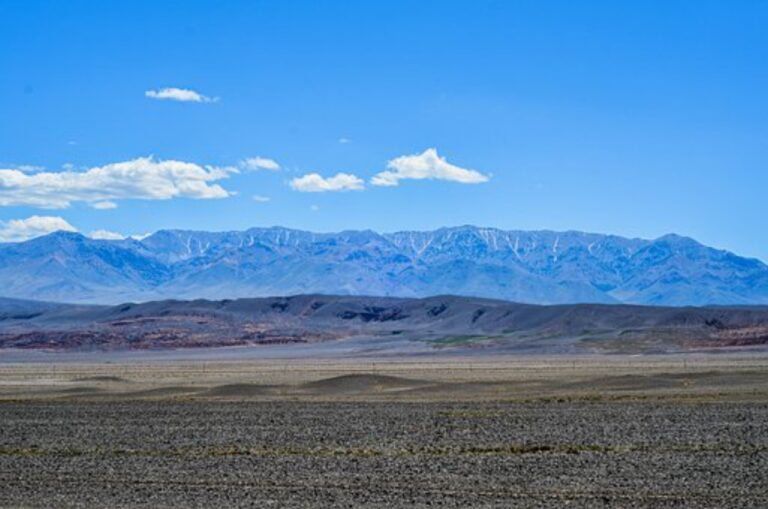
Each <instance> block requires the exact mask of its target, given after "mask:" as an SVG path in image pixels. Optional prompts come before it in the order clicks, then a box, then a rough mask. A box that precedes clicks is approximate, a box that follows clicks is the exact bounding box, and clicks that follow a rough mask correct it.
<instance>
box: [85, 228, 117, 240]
mask: <svg viewBox="0 0 768 509" xmlns="http://www.w3.org/2000/svg"><path fill="white" fill-rule="evenodd" d="M88 236H89V237H90V238H92V239H96V240H124V239H125V235H123V234H121V233H117V232H113V231H109V230H94V231H92V232H91V233H89V234H88Z"/></svg>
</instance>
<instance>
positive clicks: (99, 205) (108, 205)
mask: <svg viewBox="0 0 768 509" xmlns="http://www.w3.org/2000/svg"><path fill="white" fill-rule="evenodd" d="M91 207H93V208H95V209H97V210H109V209H116V208H117V203H115V202H113V201H97V202H94V203H91Z"/></svg>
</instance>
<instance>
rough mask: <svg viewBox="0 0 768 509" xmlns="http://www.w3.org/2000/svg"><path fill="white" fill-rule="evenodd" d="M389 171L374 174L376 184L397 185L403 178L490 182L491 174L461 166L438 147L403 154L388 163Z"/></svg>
mask: <svg viewBox="0 0 768 509" xmlns="http://www.w3.org/2000/svg"><path fill="white" fill-rule="evenodd" d="M387 168H388V170H387V171H382V172H380V173H377V174H376V175H374V177H373V178H372V179H371V184H373V185H374V186H390V187H392V186H397V185H399V184H400V181H401V180H425V179H430V180H448V181H451V182H458V183H460V184H480V183H482V182H488V180H489V179H490V176H488V175H484V174H482V173H480V172H479V171H476V170H470V169H466V168H460V167H459V166H455V165H453V164H450V163H449V162H448V161H446V160H445V158H444V157H440V155H438V153H437V149H434V148H428V149H427V150H425V151H424V152H422V153H421V154H414V155H409V156H401V157H397V158H395V159H392V160H391V161H389V162H388V163H387Z"/></svg>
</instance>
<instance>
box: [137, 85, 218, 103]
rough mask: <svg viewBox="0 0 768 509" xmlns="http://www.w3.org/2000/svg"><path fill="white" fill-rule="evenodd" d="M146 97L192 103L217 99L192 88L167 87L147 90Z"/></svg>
mask: <svg viewBox="0 0 768 509" xmlns="http://www.w3.org/2000/svg"><path fill="white" fill-rule="evenodd" d="M144 95H145V96H146V97H149V98H150V99H157V100H160V101H180V102H192V103H212V102H216V101H218V100H219V98H218V97H208V96H205V95H203V94H201V93H199V92H195V91H194V90H189V89H186V88H176V87H168V88H161V89H159V90H147V91H146V92H144Z"/></svg>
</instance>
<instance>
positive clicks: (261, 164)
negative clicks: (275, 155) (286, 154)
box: [240, 157, 280, 171]
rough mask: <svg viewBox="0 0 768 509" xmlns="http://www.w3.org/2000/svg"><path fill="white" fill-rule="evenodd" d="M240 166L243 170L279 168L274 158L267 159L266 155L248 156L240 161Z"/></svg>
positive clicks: (271, 169)
mask: <svg viewBox="0 0 768 509" xmlns="http://www.w3.org/2000/svg"><path fill="white" fill-rule="evenodd" d="M240 167H241V168H243V169H244V170H251V171H258V170H270V171H277V170H279V169H280V165H279V164H277V161H275V160H274V159H268V158H266V157H250V158H248V159H243V160H242V161H240Z"/></svg>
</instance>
